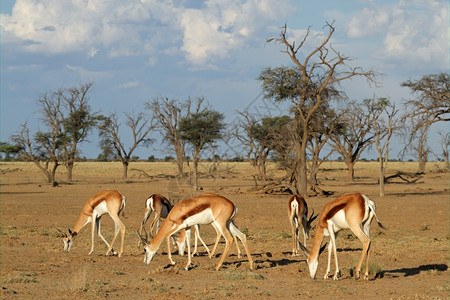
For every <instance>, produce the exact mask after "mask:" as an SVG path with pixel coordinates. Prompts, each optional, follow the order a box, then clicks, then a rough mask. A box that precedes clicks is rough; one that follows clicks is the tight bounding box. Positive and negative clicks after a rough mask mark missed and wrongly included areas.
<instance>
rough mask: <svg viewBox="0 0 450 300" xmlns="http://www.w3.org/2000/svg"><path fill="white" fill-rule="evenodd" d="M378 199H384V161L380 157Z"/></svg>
mask: <svg viewBox="0 0 450 300" xmlns="http://www.w3.org/2000/svg"><path fill="white" fill-rule="evenodd" d="M380 197H384V161H383V159H382V158H381V157H380Z"/></svg>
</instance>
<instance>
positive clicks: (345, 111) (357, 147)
mask: <svg viewBox="0 0 450 300" xmlns="http://www.w3.org/2000/svg"><path fill="white" fill-rule="evenodd" d="M367 103H368V102H367V100H364V101H363V104H361V103H357V102H355V101H351V102H348V103H347V105H346V106H344V107H343V108H342V109H341V111H340V114H341V116H342V117H341V119H342V125H343V126H344V127H343V128H342V130H341V131H340V132H337V134H335V135H333V136H332V137H331V140H330V145H331V147H332V148H333V149H334V150H336V151H337V152H338V153H339V154H340V155H341V156H342V159H343V161H344V162H345V164H346V165H347V168H348V181H350V182H353V181H354V178H355V164H356V162H357V161H358V160H359V158H360V156H361V154H362V153H363V152H364V150H365V149H366V148H367V147H369V146H370V145H372V144H373V143H374V139H375V133H374V132H373V131H372V127H373V122H374V120H376V118H377V114H375V113H376V112H377V111H374V110H372V109H370V108H369V107H368V106H367Z"/></svg>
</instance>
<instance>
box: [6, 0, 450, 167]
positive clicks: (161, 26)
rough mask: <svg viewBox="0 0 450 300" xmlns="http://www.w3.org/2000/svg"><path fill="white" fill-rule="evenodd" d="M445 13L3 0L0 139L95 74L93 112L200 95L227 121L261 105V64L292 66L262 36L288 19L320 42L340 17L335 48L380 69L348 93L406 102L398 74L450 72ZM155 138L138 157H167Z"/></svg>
mask: <svg viewBox="0 0 450 300" xmlns="http://www.w3.org/2000/svg"><path fill="white" fill-rule="evenodd" d="M448 11H449V6H448V1H437V0H423V1H375V0H374V1H366V0H355V1H352V0H343V1H333V0H327V1H298V0H297V1H296V0H291V1H289V0H247V1H245V0H211V1H197V0H172V1H170V0H169V1H167V0H129V1H122V0H110V1H101V0H98V1H91V0H71V1H69V0H39V1H38V0H16V1H14V0H2V1H1V18H0V20H1V106H0V109H1V123H0V140H1V141H7V140H8V138H9V136H10V135H11V134H13V133H15V132H16V131H17V130H18V128H19V126H20V124H23V123H24V122H26V121H27V122H29V124H30V125H31V126H32V129H35V130H36V129H37V126H38V124H39V113H38V110H39V107H38V106H37V105H36V100H37V99H38V98H39V96H40V95H41V94H43V93H45V92H47V91H52V90H56V89H58V88H61V87H72V86H75V85H78V84H79V83H82V82H87V81H92V82H94V86H93V90H92V92H91V94H90V104H91V107H92V109H93V110H94V111H101V112H103V113H109V112H117V113H119V114H122V112H138V111H141V110H143V109H144V103H145V102H147V101H150V100H152V99H154V98H155V97H158V96H166V97H169V98H175V99H180V100H184V99H187V98H188V97H198V96H203V97H205V99H206V100H207V101H208V103H209V104H210V105H211V106H212V107H213V108H214V109H215V110H218V111H220V112H222V113H224V114H225V116H226V121H228V122H231V121H232V120H233V119H235V118H236V117H237V115H236V113H235V111H236V110H241V111H242V110H244V109H245V108H246V107H248V106H253V108H254V109H258V106H262V105H263V104H262V103H261V101H262V100H261V99H259V100H258V98H257V97H258V95H259V94H260V93H261V87H260V84H259V82H258V81H257V80H256V78H257V76H258V75H259V73H260V72H261V71H262V70H263V69H264V68H265V67H268V66H272V67H275V66H280V65H291V61H290V59H289V57H288V56H287V55H286V54H283V53H281V52H280V50H281V48H280V47H279V46H278V45H276V44H266V43H265V41H266V39H267V38H270V37H275V36H277V35H278V34H279V32H280V27H281V26H283V25H284V24H287V26H288V28H289V32H288V36H289V37H290V38H291V39H292V40H300V39H301V38H302V34H303V33H304V32H305V29H306V28H308V27H310V28H311V30H312V32H313V33H314V34H313V37H314V39H313V40H312V41H311V42H314V41H320V38H321V37H322V36H323V34H324V31H323V26H324V25H325V24H326V22H333V21H334V25H335V27H336V32H335V34H334V35H333V40H332V45H333V46H334V48H336V49H337V50H339V51H340V52H342V53H344V54H345V55H347V56H349V57H352V58H354V59H355V60H353V61H352V62H351V63H352V64H353V65H354V66H361V67H363V68H364V69H366V70H369V69H371V68H373V69H375V70H376V71H378V72H380V73H383V74H384V76H383V77H380V78H379V81H380V83H381V86H380V87H378V88H374V87H370V86H368V85H367V84H366V83H365V82H364V81H360V80H352V81H350V82H348V83H346V84H345V89H346V92H347V95H348V96H349V97H350V98H351V99H355V100H361V99H363V98H370V97H373V96H374V95H376V96H380V97H390V98H391V100H393V101H395V102H398V103H399V106H398V107H400V103H401V102H402V101H403V100H404V99H406V98H408V97H409V96H410V93H409V90H408V89H406V88H402V87H400V83H401V82H403V81H405V80H407V79H420V78H421V77H422V76H423V75H426V74H430V73H439V72H448V67H449V40H448V32H449V21H448V20H449V18H448V17H449V16H448ZM255 99H257V100H256V101H254V100H255ZM279 110H280V109H278V108H270V109H269V112H271V113H274V111H275V112H278V111H279ZM124 129H125V128H124ZM445 129H446V130H448V126H446V127H445ZM434 130H436V129H434ZM122 134H123V136H126V135H127V132H126V131H125V130H124V131H123V133H122ZM155 137H157V135H156V136H155ZM89 140H90V143H86V144H85V145H83V146H82V148H81V150H82V155H83V156H87V157H94V158H95V157H97V155H98V154H99V150H98V147H97V135H96V134H93V135H92V136H91V137H90V138H89ZM435 141H436V140H435V139H433V138H432V139H431V142H435ZM154 148H155V149H145V148H144V149H140V150H139V151H138V152H136V155H139V156H140V157H143V158H145V157H147V156H148V155H151V154H153V155H155V156H157V157H164V156H165V155H166V153H164V152H161V151H158V150H157V149H162V148H163V147H160V144H159V142H158V143H157V144H155V145H154Z"/></svg>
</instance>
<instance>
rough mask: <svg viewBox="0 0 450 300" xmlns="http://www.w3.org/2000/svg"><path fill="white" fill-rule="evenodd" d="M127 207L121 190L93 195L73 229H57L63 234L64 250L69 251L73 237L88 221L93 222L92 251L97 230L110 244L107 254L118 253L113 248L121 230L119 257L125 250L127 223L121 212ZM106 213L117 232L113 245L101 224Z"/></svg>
mask: <svg viewBox="0 0 450 300" xmlns="http://www.w3.org/2000/svg"><path fill="white" fill-rule="evenodd" d="M124 208H125V196H123V195H122V194H121V193H120V192H118V191H116V190H105V191H101V192H99V193H97V194H95V195H94V196H93V197H91V198H89V199H88V200H87V201H86V203H85V204H84V206H83V208H82V210H81V214H80V216H79V217H78V220H77V221H76V222H75V225H74V226H73V227H72V229H70V228H69V229H68V234H67V233H65V232H63V231H61V230H59V229H57V230H58V231H59V232H60V233H61V235H62V236H63V241H64V252H69V251H70V249H71V248H72V245H73V239H74V237H76V236H77V235H78V233H79V232H80V230H81V229H82V228H83V227H84V226H86V225H87V224H88V223H91V222H92V227H91V229H92V247H91V252H89V254H92V252H94V234H95V231H97V234H98V236H99V237H100V238H101V239H102V240H103V241H104V242H105V244H106V245H107V246H108V251H106V255H108V254H109V253H110V252H112V254H113V255H116V254H117V253H116V252H115V251H114V250H113V248H112V247H113V245H114V242H115V240H116V238H117V235H118V234H119V231H120V232H121V239H122V242H121V245H120V251H119V257H120V256H122V252H123V243H124V239H125V225H123V223H122V221H120V219H119V214H120V212H121V211H123V209H124ZM104 214H109V215H110V216H111V218H112V219H113V221H114V225H115V232H114V238H113V240H112V242H111V245H110V244H108V242H107V241H106V240H105V238H104V237H103V235H102V233H101V230H100V229H101V228H100V227H101V226H100V225H101V224H100V220H101V217H102V216H103V215H104Z"/></svg>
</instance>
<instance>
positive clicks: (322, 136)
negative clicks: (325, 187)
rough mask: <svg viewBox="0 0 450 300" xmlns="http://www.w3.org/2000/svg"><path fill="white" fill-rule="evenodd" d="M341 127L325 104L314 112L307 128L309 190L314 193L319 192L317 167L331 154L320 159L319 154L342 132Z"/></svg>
mask: <svg viewBox="0 0 450 300" xmlns="http://www.w3.org/2000/svg"><path fill="white" fill-rule="evenodd" d="M342 127H343V126H342V123H341V118H340V116H339V115H338V114H336V112H335V111H334V110H333V109H331V108H330V107H329V106H328V103H325V105H323V106H322V107H321V108H320V109H318V110H317V111H316V112H315V114H314V117H313V120H312V122H311V125H310V128H309V130H310V135H311V138H310V139H309V141H308V144H307V149H308V151H309V153H310V154H311V159H310V160H309V162H310V163H309V167H308V169H309V182H310V184H311V190H312V191H313V192H315V193H317V192H319V188H318V186H319V181H318V179H317V175H318V172H319V167H320V165H321V163H322V162H323V161H324V159H326V158H327V157H328V156H329V155H331V154H332V152H329V153H328V154H327V155H325V157H323V158H321V157H320V154H321V153H322V150H323V148H324V147H325V145H326V144H327V143H328V141H329V140H330V139H331V138H332V137H333V136H336V135H337V134H338V133H339V132H340V131H341V130H342Z"/></svg>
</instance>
